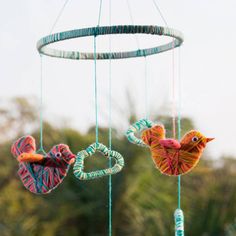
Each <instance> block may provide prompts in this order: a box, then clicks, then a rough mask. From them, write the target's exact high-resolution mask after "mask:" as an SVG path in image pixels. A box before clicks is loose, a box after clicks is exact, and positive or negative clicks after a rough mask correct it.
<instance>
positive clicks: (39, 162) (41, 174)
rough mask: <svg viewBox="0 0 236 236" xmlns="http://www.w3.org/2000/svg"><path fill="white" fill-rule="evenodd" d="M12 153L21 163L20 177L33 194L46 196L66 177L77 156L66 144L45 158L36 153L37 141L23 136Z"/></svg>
mask: <svg viewBox="0 0 236 236" xmlns="http://www.w3.org/2000/svg"><path fill="white" fill-rule="evenodd" d="M11 152H12V154H13V156H14V157H15V158H16V159H17V161H18V162H19V169H18V175H19V177H20V179H21V181H22V183H23V185H24V186H25V187H26V188H27V189H28V190H29V191H30V192H32V193H36V194H46V193H50V192H51V191H52V190H53V189H55V188H56V187H58V185H59V184H61V183H62V181H63V179H64V178H65V177H66V175H67V172H68V170H69V167H70V165H71V164H72V163H73V162H74V161H75V155H74V154H73V153H72V152H71V151H70V149H69V147H68V146H67V145H65V144H58V145H55V146H54V147H53V148H52V149H51V150H50V152H48V153H47V154H46V155H45V156H44V155H42V154H37V153H36V144H35V139H34V138H33V137H32V136H29V135H28V136H23V137H21V138H19V139H18V140H17V141H16V142H14V144H13V145H12V148H11Z"/></svg>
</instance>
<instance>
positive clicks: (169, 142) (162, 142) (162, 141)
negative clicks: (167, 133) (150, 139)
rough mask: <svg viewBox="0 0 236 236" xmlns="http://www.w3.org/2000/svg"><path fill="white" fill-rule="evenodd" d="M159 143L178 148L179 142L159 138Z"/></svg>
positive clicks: (166, 146)
mask: <svg viewBox="0 0 236 236" xmlns="http://www.w3.org/2000/svg"><path fill="white" fill-rule="evenodd" d="M159 143H160V144H161V145H162V146H163V147H165V148H172V149H180V147H181V145H180V143H179V142H178V141H177V140H175V139H171V138H168V139H161V140H160V141H159Z"/></svg>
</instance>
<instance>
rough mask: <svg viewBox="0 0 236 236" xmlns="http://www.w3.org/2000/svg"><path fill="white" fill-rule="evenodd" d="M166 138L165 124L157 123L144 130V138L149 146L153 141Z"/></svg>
mask: <svg viewBox="0 0 236 236" xmlns="http://www.w3.org/2000/svg"><path fill="white" fill-rule="evenodd" d="M164 138H165V128H164V126H163V125H155V126H153V127H152V128H150V129H147V130H145V131H143V133H142V140H143V142H144V143H146V144H147V145H148V146H151V144H152V143H153V141H159V140H161V139H164Z"/></svg>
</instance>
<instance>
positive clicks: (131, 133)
mask: <svg viewBox="0 0 236 236" xmlns="http://www.w3.org/2000/svg"><path fill="white" fill-rule="evenodd" d="M153 124H154V123H153V122H152V121H150V120H148V119H141V120H139V121H137V122H135V123H134V124H132V125H131V126H130V127H129V129H128V130H127V132H126V137H127V139H128V140H129V141H130V142H131V143H133V144H136V145H138V146H141V147H148V146H147V145H146V144H145V143H144V142H143V140H142V139H140V138H137V137H136V136H135V133H136V132H142V131H143V130H145V129H149V128H151V127H152V126H153Z"/></svg>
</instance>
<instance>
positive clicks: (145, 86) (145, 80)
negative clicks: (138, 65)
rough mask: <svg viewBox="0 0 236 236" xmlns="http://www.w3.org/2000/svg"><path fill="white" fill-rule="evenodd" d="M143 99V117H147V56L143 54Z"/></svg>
mask: <svg viewBox="0 0 236 236" xmlns="http://www.w3.org/2000/svg"><path fill="white" fill-rule="evenodd" d="M144 60H145V61H144V88H145V92H144V100H145V118H146V119H149V96H148V74H147V57H146V56H144Z"/></svg>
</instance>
